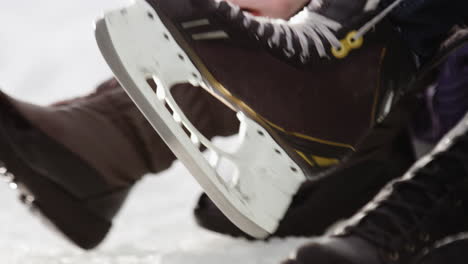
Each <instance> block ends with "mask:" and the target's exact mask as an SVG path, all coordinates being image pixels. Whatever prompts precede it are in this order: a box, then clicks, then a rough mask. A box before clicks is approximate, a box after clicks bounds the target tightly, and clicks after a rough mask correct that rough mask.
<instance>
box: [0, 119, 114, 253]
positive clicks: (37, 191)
mask: <svg viewBox="0 0 468 264" xmlns="http://www.w3.org/2000/svg"><path fill="white" fill-rule="evenodd" d="M1 119H2V120H0V121H1V122H2V123H4V122H5V121H4V120H3V119H4V117H2V118H1ZM0 138H1V139H0V143H1V145H2V147H1V148H0V178H2V177H3V178H4V180H5V182H6V183H8V184H9V186H10V188H12V189H16V190H17V191H18V192H19V199H20V201H21V202H23V203H24V204H25V205H26V206H27V207H29V208H30V211H31V212H32V213H34V214H35V215H37V216H39V217H40V218H41V220H43V221H44V222H45V224H46V225H47V226H48V227H50V228H51V229H53V230H54V231H57V233H59V234H60V235H63V236H64V237H65V238H66V239H67V240H69V241H71V242H72V243H73V244H76V245H77V246H79V247H81V248H83V249H86V250H88V249H92V248H94V247H96V246H97V245H98V244H99V243H100V242H101V241H102V240H103V239H104V238H105V236H106V234H107V233H108V232H109V229H110V228H111V225H112V223H111V222H110V221H108V220H106V219H103V218H102V217H99V216H97V215H96V214H95V213H93V212H92V211H91V210H90V209H89V208H87V207H86V206H85V205H84V204H85V202H84V201H82V200H80V199H78V198H77V197H75V196H74V195H73V194H71V193H70V192H69V191H67V190H66V189H64V188H63V187H61V186H60V185H58V184H57V183H55V182H53V181H51V180H50V179H48V178H47V177H45V176H43V173H47V172H43V171H42V172H43V173H41V169H39V168H34V167H32V166H30V164H29V162H28V161H27V160H24V159H23V158H22V157H21V155H19V153H18V152H17V151H16V150H15V148H14V146H13V145H12V143H11V141H10V140H9V138H10V137H9V135H8V133H7V132H6V131H5V129H4V127H3V125H2V126H1V127H0ZM44 155H47V153H44ZM61 176H62V177H63V176H64V175H61Z"/></svg>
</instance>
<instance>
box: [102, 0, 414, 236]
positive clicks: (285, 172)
mask: <svg viewBox="0 0 468 264" xmlns="http://www.w3.org/2000/svg"><path fill="white" fill-rule="evenodd" d="M399 2H401V1H400V0H398V1H394V2H392V4H391V5H390V6H387V7H381V6H379V5H378V4H379V1H373V0H359V1H351V2H350V1H347V0H341V1H313V2H311V4H310V5H309V6H307V7H305V8H304V10H302V11H300V12H299V13H298V14H297V15H295V16H294V17H292V18H291V19H290V20H288V21H286V20H280V19H269V18H265V17H255V16H253V15H251V14H249V13H248V12H244V11H243V10H241V9H240V8H239V7H237V6H234V5H232V4H230V3H228V2H226V1H219V0H216V1H215V0H170V1H169V0H159V1H158V0H147V1H145V0H137V1H136V2H135V3H134V4H133V5H132V6H130V7H127V8H125V9H122V10H117V11H114V12H110V13H108V14H106V16H105V18H104V19H102V20H100V21H98V22H97V25H96V38H97V41H98V44H99V46H100V49H101V52H102V53H103V55H104V57H105V58H106V60H107V62H108V64H109V65H110V67H111V68H112V70H113V72H114V73H115V75H116V76H117V78H118V79H119V81H120V82H121V84H122V85H123V87H124V89H126V90H127V92H128V93H129V94H130V96H131V97H132V99H133V100H134V101H135V102H136V104H137V105H138V106H139V108H140V109H141V110H142V111H143V112H144V114H145V116H146V117H147V118H148V120H149V121H150V122H151V123H152V124H153V127H155V129H156V130H157V131H158V132H159V134H160V135H161V137H162V138H163V139H164V140H165V141H166V143H168V145H169V146H170V148H171V149H172V150H173V151H174V153H175V154H176V156H177V157H178V158H179V159H180V160H181V161H182V162H183V163H184V164H185V165H186V166H187V168H188V169H189V170H190V172H191V173H192V174H193V176H194V177H195V178H196V179H197V180H198V181H199V183H200V184H201V185H202V187H203V188H204V190H205V191H206V193H207V194H208V196H209V197H210V198H211V199H212V200H213V202H214V203H215V204H216V205H217V206H218V207H219V208H220V210H221V211H223V213H224V214H226V216H227V217H228V218H229V219H230V220H231V221H233V222H234V223H235V224H236V225H237V226H239V228H240V229H242V230H243V231H244V232H246V233H248V234H250V235H251V236H254V237H258V238H262V237H266V236H268V235H269V234H272V233H274V232H275V230H276V229H277V228H278V225H279V223H280V221H281V219H282V218H283V216H284V215H285V213H286V211H287V209H288V207H289V205H290V203H291V201H292V199H293V196H294V194H295V193H296V192H297V190H298V189H299V188H300V186H301V184H302V183H303V182H304V181H305V180H306V179H310V180H319V179H320V178H322V177H324V176H327V175H329V174H330V172H331V171H333V170H334V169H336V167H337V166H338V165H341V164H342V161H344V160H345V159H347V158H348V157H350V156H351V155H353V154H354V153H355V152H356V150H357V149H359V148H360V146H361V145H362V143H363V140H364V139H365V138H366V137H367V136H368V135H369V134H370V133H371V131H372V129H373V127H374V126H375V124H377V123H379V122H382V121H383V120H384V119H385V117H386V116H387V115H388V113H389V112H391V110H392V108H393V106H394V105H396V103H397V102H398V101H399V99H400V97H401V95H402V94H404V93H405V92H406V91H407V90H408V87H409V85H408V84H409V83H410V81H411V80H412V79H414V72H415V70H416V65H415V61H414V59H413V56H412V55H411V53H410V52H409V51H408V49H407V48H406V47H404V46H403V45H402V44H401V43H402V42H401V41H399V38H398V34H397V32H395V30H394V29H393V28H392V27H391V26H390V25H389V24H388V23H387V21H384V22H382V23H379V21H382V19H383V18H384V17H385V16H386V14H387V13H388V12H389V11H391V10H392V9H393V8H394V7H395V6H396V5H397V4H398V3H399ZM319 3H321V4H322V5H320V4H319ZM374 28H375V29H374ZM364 38H365V39H364ZM161 65H165V67H162V66H161ZM167 65H170V67H167ZM155 76H158V77H155ZM153 79H154V81H155V82H156V83H157V88H156V89H153V88H154V87H152V86H151V85H150V83H151V82H152V81H153ZM186 82H190V83H192V84H195V85H198V86H201V87H202V88H204V89H206V90H207V91H208V92H210V93H211V94H213V95H214V96H215V97H217V98H218V99H219V100H221V101H223V102H224V103H225V104H226V105H228V106H229V107H230V108H232V109H233V110H234V111H236V112H237V113H238V117H239V119H240V121H241V124H242V125H241V130H240V135H241V137H240V138H241V141H240V143H239V146H238V148H237V149H236V150H235V151H225V150H222V149H219V148H217V147H216V146H215V145H213V144H212V142H210V141H209V140H207V138H206V137H205V136H204V135H203V134H202V133H199V131H197V130H196V129H195V128H194V127H193V126H192V125H191V124H190V122H188V120H187V118H186V117H185V116H184V113H183V112H182V111H180V109H179V108H178V106H177V104H176V103H175V102H174V100H173V99H172V96H171V88H172V87H173V86H174V85H175V84H178V83H186ZM168 108H169V109H168ZM200 146H203V147H206V148H208V149H209V150H210V151H211V153H212V155H211V158H210V159H205V157H204V156H202V155H201V152H200V150H199V148H200ZM223 163H230V164H231V165H232V166H233V167H235V169H234V170H233V171H234V173H233V175H224V174H223V173H222V172H220V170H219V169H218V168H219V166H222V164H223Z"/></svg>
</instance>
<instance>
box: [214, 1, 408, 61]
mask: <svg viewBox="0 0 468 264" xmlns="http://www.w3.org/2000/svg"><path fill="white" fill-rule="evenodd" d="M401 2H403V0H396V1H395V2H393V3H392V4H391V5H389V6H388V7H386V8H385V9H383V10H382V11H381V12H380V13H379V14H377V15H376V16H375V17H374V18H373V19H371V20H370V21H369V22H367V23H366V24H364V25H363V26H362V27H361V28H360V29H358V30H357V31H354V32H351V33H350V34H349V35H348V36H347V42H349V44H346V43H345V41H344V40H339V39H338V37H337V36H336V35H335V33H336V32H337V31H338V30H339V29H341V28H342V25H341V24H340V23H338V22H336V21H333V20H332V19H330V18H327V17H325V16H323V15H320V14H318V13H317V12H315V11H314V10H313V9H312V8H310V7H305V8H304V9H303V10H302V11H301V12H299V13H298V14H297V15H295V16H294V17H292V18H291V19H290V20H284V19H271V18H266V17H257V16H254V15H252V14H250V13H248V12H244V11H243V10H242V9H241V8H240V7H239V6H236V5H234V4H232V3H229V2H225V1H219V0H218V1H217V3H218V5H221V4H223V3H224V4H226V5H228V6H229V7H230V14H229V15H230V17H231V19H235V18H239V17H241V18H242V23H243V26H244V27H245V28H249V29H251V30H254V31H255V36H256V38H257V39H260V38H265V37H266V38H267V43H268V45H269V46H270V47H271V48H281V42H282V41H281V39H282V37H283V36H284V39H285V40H286V46H285V47H283V53H284V55H285V56H287V57H293V56H295V55H299V58H300V60H301V61H302V62H303V63H305V62H307V61H308V60H309V59H310V57H311V55H312V51H311V46H313V47H314V48H315V50H316V52H317V53H318V55H319V56H320V57H327V56H328V54H327V51H326V43H325V42H324V41H327V42H328V43H330V44H331V46H332V47H333V49H334V50H335V52H337V53H339V52H340V51H343V50H345V49H344V46H345V45H351V46H352V47H354V48H357V47H358V46H360V45H362V41H363V39H362V37H363V36H364V35H365V34H366V33H367V32H368V31H369V30H370V29H372V28H373V27H374V26H375V25H376V24H377V23H379V22H380V21H381V20H382V19H383V18H385V16H386V15H387V14H388V13H390V12H391V11H392V10H393V9H394V8H396V7H397V6H398V5H399V4H400V3H401ZM254 25H255V26H256V28H255V27H254ZM267 28H270V29H271V31H272V34H269V36H266V32H267V30H266V29H267ZM293 39H297V40H298V42H299V45H300V48H299V50H296V47H295V45H294V43H293ZM311 41H312V42H313V45H310V42H311ZM335 56H336V55H335Z"/></svg>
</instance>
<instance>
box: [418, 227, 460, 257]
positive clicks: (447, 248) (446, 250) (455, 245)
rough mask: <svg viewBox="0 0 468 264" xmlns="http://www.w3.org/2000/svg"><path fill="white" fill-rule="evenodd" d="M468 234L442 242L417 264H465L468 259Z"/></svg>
mask: <svg viewBox="0 0 468 264" xmlns="http://www.w3.org/2000/svg"><path fill="white" fill-rule="evenodd" d="M467 250H468V235H467V234H466V233H464V234H460V235H457V236H453V237H448V238H446V239H444V240H441V241H439V242H438V243H437V245H436V246H435V247H434V248H432V249H431V250H429V251H428V253H427V254H426V255H424V256H423V257H421V259H420V260H419V261H417V262H415V263H417V264H445V263H450V264H464V263H466V260H467V258H468V252H467Z"/></svg>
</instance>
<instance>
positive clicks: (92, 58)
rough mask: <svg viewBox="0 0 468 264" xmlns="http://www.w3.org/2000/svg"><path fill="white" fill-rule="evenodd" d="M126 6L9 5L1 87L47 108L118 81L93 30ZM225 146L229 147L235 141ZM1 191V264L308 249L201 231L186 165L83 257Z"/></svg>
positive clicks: (54, 0)
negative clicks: (98, 22)
mask: <svg viewBox="0 0 468 264" xmlns="http://www.w3.org/2000/svg"><path fill="white" fill-rule="evenodd" d="M127 3H128V2H127V1H122V0H99V1H94V0H80V1H63V0H41V1H25V0H20V1H4V2H3V3H2V5H1V8H0V86H1V87H2V89H3V90H4V91H6V92H7V93H9V94H11V95H13V96H15V97H18V98H21V99H22V100H26V101H30V102H34V103H39V104H47V103H50V102H53V101H56V100H59V99H65V98H69V97H74V96H79V95H84V94H86V93H87V92H89V91H91V90H92V89H93V88H94V87H95V86H96V85H97V84H98V83H99V82H100V81H102V80H104V79H106V78H108V77H110V76H111V73H110V70H109V69H108V67H107V66H106V64H105V62H104V60H103V59H102V58H101V56H100V54H99V52H98V49H97V46H96V44H95V41H94V35H93V21H94V20H95V18H96V17H98V16H100V15H101V14H102V13H103V11H104V10H108V9H112V8H118V7H120V6H122V5H126V4H127ZM224 144H229V140H227V141H226V140H225V142H224ZM2 189H3V190H1V191H0V200H1V209H2V210H0V225H1V228H0V263H8V264H19V263H21V264H24V263H28V264H56V263H57V264H59V263H60V264H75V263H77V264H78V263H79V264H84V263H87V264H107V263H112V264H128V263H141V264H143V263H145V264H146V263H151V264H187V263H191V264H192V263H203V264H219V263H224V264H230V263H232V264H239V263H243V264H249V263H260V264H262V263H279V262H280V260H282V259H284V258H286V257H287V256H288V255H289V254H290V252H292V251H293V249H294V248H296V247H297V246H298V245H300V244H302V243H304V242H305V241H306V239H287V240H279V239H278V240H271V241H269V242H268V243H264V242H248V241H245V240H242V239H232V238H229V237H223V236H220V235H216V234H213V233H210V232H207V231H204V230H202V229H200V228H199V227H197V226H196V224H195V223H194V221H193V218H192V209H193V207H194V205H195V203H196V200H197V198H198V196H199V194H200V193H201V190H200V188H199V187H198V185H197V184H196V183H195V181H194V180H193V179H192V178H191V176H190V175H189V173H188V172H187V171H186V170H185V168H183V166H182V165H181V164H180V163H176V164H175V165H174V166H173V167H172V168H171V169H170V170H169V171H167V172H165V173H162V174H160V175H149V176H147V177H146V178H145V179H144V180H143V181H141V182H140V183H139V184H138V185H137V186H136V188H134V190H133V193H132V195H131V197H130V199H129V200H128V202H127V203H126V205H125V207H124V209H123V210H122V212H121V213H120V215H119V217H118V218H117V219H116V221H115V225H114V228H113V230H112V233H111V234H110V236H109V237H108V238H107V240H106V241H105V243H104V244H103V245H102V246H101V247H100V248H99V249H97V250H96V251H92V252H83V251H81V250H79V249H76V248H75V247H73V246H72V245H71V244H69V243H68V242H67V241H65V240H64V239H62V238H61V237H60V236H58V235H56V234H55V233H53V232H51V231H50V230H48V229H46V228H45V227H44V225H43V224H42V223H41V222H40V221H39V219H37V218H35V217H32V216H31V215H30V214H29V212H28V211H27V210H26V209H25V208H24V207H23V206H22V205H21V204H20V203H19V202H18V200H17V198H16V197H17V194H16V193H15V192H14V191H12V190H9V189H8V188H7V186H6V184H5V186H4V188H2Z"/></svg>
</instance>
